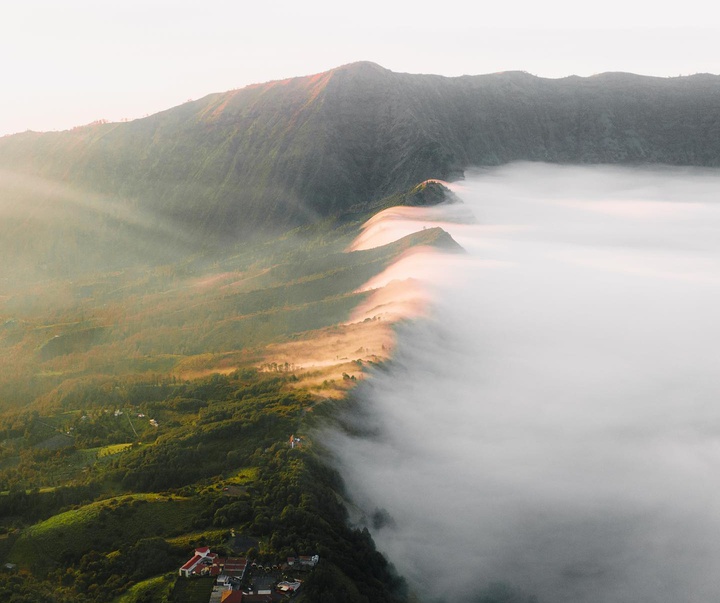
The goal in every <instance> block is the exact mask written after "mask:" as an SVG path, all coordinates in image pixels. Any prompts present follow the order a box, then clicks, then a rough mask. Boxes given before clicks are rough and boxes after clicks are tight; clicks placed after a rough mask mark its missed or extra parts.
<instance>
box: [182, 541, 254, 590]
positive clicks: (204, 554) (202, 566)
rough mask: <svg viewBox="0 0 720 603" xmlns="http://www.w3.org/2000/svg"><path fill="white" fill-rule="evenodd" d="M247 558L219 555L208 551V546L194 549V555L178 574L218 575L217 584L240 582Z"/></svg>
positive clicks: (188, 575) (185, 575)
mask: <svg viewBox="0 0 720 603" xmlns="http://www.w3.org/2000/svg"><path fill="white" fill-rule="evenodd" d="M247 565H248V563H247V559H245V558H244V557H227V558H225V557H220V556H219V555H218V554H217V553H212V552H210V547H207V546H205V547H202V548H199V549H195V555H194V556H193V557H192V558H191V559H189V560H188V561H187V562H186V563H185V565H183V566H182V567H181V568H180V572H179V573H180V575H181V576H184V577H185V578H190V577H192V576H219V577H222V580H220V579H218V583H219V584H223V585H224V584H230V583H231V581H233V580H234V581H236V582H238V583H239V582H240V581H242V579H243V578H244V577H245V571H246V570H247Z"/></svg>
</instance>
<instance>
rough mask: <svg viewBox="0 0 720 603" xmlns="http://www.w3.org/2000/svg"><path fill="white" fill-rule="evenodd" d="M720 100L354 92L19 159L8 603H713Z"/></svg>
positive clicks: (350, 71)
mask: <svg viewBox="0 0 720 603" xmlns="http://www.w3.org/2000/svg"><path fill="white" fill-rule="evenodd" d="M719 91H720V78H718V77H717V76H712V75H709V74H699V75H695V76H690V77H678V78H650V77H642V76H635V75H632V74H623V73H606V74H601V75H598V76H593V77H589V78H578V77H568V78H560V79H556V80H550V79H544V78H538V77H535V76H532V75H530V74H528V73H525V72H503V73H496V74H491V75H486V76H462V77H456V78H446V77H441V76H434V75H412V74H405V73H393V72H392V71H389V70H387V69H384V68H383V67H380V66H379V65H376V64H374V63H368V62H361V63H354V64H350V65H345V66H342V67H338V68H336V69H332V70H330V71H327V72H324V73H319V74H316V75H312V76H306V77H301V78H293V79H289V80H282V81H272V82H268V83H265V84H258V85H252V86H248V87H246V88H242V89H238V90H232V91H230V92H226V93H219V94H210V95H208V96H206V97H204V98H201V99H199V100H195V101H188V102H187V103H184V104H182V105H179V106H177V107H174V108H171V109H168V110H166V111H163V112H160V113H157V114H155V115H150V116H147V117H145V118H142V119H137V120H133V121H127V122H118V123H108V122H105V121H100V122H94V123H92V124H88V125H86V126H80V127H77V128H73V129H72V130H67V131H63V132H46V133H37V132H32V131H27V132H24V133H21V134H16V135H11V136H3V137H0V255H1V257H2V260H3V262H2V269H0V353H1V354H2V362H0V601H3V602H5V601H7V602H8V603H26V602H30V601H39V600H41V601H48V602H50V603H75V602H82V603H85V602H87V603H100V602H103V603H105V602H108V601H109V602H112V603H154V602H158V603H196V602H197V603H213V602H219V603H233V602H235V601H244V602H245V603H252V602H263V603H267V602H269V601H285V600H289V599H292V600H295V601H297V602H298V603H450V602H455V601H462V602H467V603H651V602H652V603H655V602H665V601H667V602H671V601H672V602H673V603H676V602H680V603H696V602H697V603H700V602H702V603H705V602H706V601H712V600H715V599H717V598H718V593H720V588H718V584H717V579H716V578H715V576H716V575H717V574H718V569H719V568H718V560H720V545H719V544H718V538H717V537H716V536H715V533H716V531H717V527H718V524H720V514H719V513H718V511H717V509H718V505H717V499H718V496H720V491H718V487H717V486H716V485H715V480H714V479H713V478H714V476H715V474H716V472H717V471H716V470H717V466H718V463H719V462H720V447H719V445H718V444H719V442H720V409H719V408H720V407H718V404H717V399H716V398H717V391H718V388H717V372H718V371H717V354H716V352H715V348H716V345H717V341H718V340H719V339H720V323H718V320H717V308H718V306H719V303H720V238H719V237H718V232H720V201H719V200H718V199H719V198H718V191H720V172H718V166H719V165H720V149H719V148H718V140H719V138H718V135H717V134H718V131H719V130H718V127H719V126H718V124H720V112H719V110H718V104H717V102H716V99H717V94H718V92H719Z"/></svg>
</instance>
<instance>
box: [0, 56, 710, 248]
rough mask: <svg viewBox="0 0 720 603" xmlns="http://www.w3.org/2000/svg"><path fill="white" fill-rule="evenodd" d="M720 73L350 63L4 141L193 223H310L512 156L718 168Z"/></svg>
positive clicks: (85, 186) (16, 167) (68, 178)
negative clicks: (552, 72) (538, 72)
mask: <svg viewBox="0 0 720 603" xmlns="http://www.w3.org/2000/svg"><path fill="white" fill-rule="evenodd" d="M718 93H720V78H719V77H717V76H711V75H696V76H690V77H678V78H667V79H663V78H651V77H642V76H636V75H631V74H623V73H608V74H603V75H599V76H594V77H590V78H579V77H569V78H564V79H559V80H550V79H543V78H538V77H534V76H532V75H529V74H527V73H522V72H508V73H498V74H492V75H484V76H463V77H458V78H445V77H440V76H433V75H410V74H401V73H393V72H391V71H388V70H386V69H383V68H382V67H380V66H378V65H375V64H372V63H356V64H352V65H347V66H344V67H340V68H337V69H334V70H331V71H328V72H326V73H322V74H318V75H314V76H308V77H301V78H295V79H291V80H285V81H278V82H270V83H267V84H261V85H255V86H249V87H247V88H243V89H240V90H235V91H231V92H226V93H222V94H213V95H210V96H207V97H205V98H203V99H200V100H197V101H193V102H189V103H186V104H184V105H181V106H179V107H175V108H173V109H170V110H168V111H164V112H162V113H158V114H156V115H153V116H150V117H147V118H145V119H140V120H136V121H133V122H129V123H117V124H95V125H89V126H85V127H81V128H76V129H75V130H72V131H68V132H60V133H47V134H38V133H33V132H27V133H24V134H19V135H15V136H10V137H6V138H4V139H1V140H0V170H5V171H10V172H13V173H17V172H22V173H23V174H28V173H29V174H33V175H41V176H43V177H45V178H47V179H50V180H60V181H61V182H63V183H65V184H69V185H72V186H74V187H77V188H78V189H81V190H84V191H92V192H93V193H101V194H104V195H108V196H109V197H111V198H112V200H113V201H115V202H118V203H120V204H124V205H126V206H132V207H139V208H142V209H143V210H144V211H146V212H148V213H149V214H151V215H157V216H160V217H162V218H163V219H164V220H168V219H171V220H172V223H173V224H175V225H178V226H179V227H182V228H185V227H188V226H190V227H192V229H193V231H194V232H196V233H197V232H205V233H208V232H211V233H213V236H217V235H218V234H219V233H220V232H222V233H225V234H229V233H236V232H243V233H245V234H247V233H249V232H255V229H257V228H259V227H262V228H267V229H273V230H276V229H278V228H282V227H285V226H288V225H291V224H296V223H307V222H310V221H313V220H315V219H316V218H317V217H318V216H327V215H330V214H333V213H336V212H338V211H342V210H344V209H346V208H348V207H350V206H351V205H353V204H356V203H369V202H372V201H373V200H376V199H380V198H382V197H384V196H387V195H389V194H393V193H395V192H398V191H402V190H405V189H406V188H407V187H408V186H410V185H412V184H414V183H416V182H419V181H422V180H425V179H427V178H446V179H447V178H449V177H452V176H454V175H457V174H459V173H461V172H462V170H463V169H464V168H466V167H468V166H481V165H496V164H500V163H503V162H508V161H512V160H520V159H522V160H542V161H553V162H571V163H577V162H579V163H638V162H640V163H646V162H650V163H668V164H681V165H717V164H718V162H719V161H720V159H719V158H720V152H719V151H720V146H719V145H718V140H720V137H719V136H718V135H719V134H720V106H718V103H717V102H716V99H717V97H718Z"/></svg>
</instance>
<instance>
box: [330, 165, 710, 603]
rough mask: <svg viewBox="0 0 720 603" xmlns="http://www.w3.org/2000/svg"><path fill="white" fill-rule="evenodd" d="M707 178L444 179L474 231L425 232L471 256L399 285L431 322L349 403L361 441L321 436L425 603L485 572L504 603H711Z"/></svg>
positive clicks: (532, 169)
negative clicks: (421, 296) (500, 587)
mask: <svg viewBox="0 0 720 603" xmlns="http://www.w3.org/2000/svg"><path fill="white" fill-rule="evenodd" d="M719 185H720V175H718V174H717V173H716V172H708V171H702V170H687V169H676V170H672V169H670V170H668V169H663V170H660V169H629V168H610V167H559V166H548V165H538V164H515V165H511V166H508V167H504V168H497V169H487V170H483V171H481V172H476V173H471V174H468V176H467V178H466V179H465V180H464V181H461V182H458V183H457V184H456V185H454V186H453V189H454V191H455V192H456V193H457V194H458V195H459V196H460V197H461V198H462V200H463V201H464V202H465V204H466V205H467V206H468V207H469V208H470V209H471V210H472V211H473V212H474V213H475V215H476V216H477V218H478V223H477V224H471V225H468V224H456V223H452V222H446V223H440V224H439V225H440V226H442V227H443V228H445V229H447V231H448V232H450V233H451V234H452V236H453V238H455V240H457V241H458V242H459V243H461V244H462V246H463V247H464V248H465V249H466V250H467V252H468V253H467V254H465V255H464V256H460V257H448V256H446V257H444V258H441V259H440V260H439V262H440V265H439V266H437V265H436V266H428V265H426V266H423V267H421V268H420V269H419V270H417V272H416V273H415V274H414V275H413V276H414V278H424V279H426V280H427V281H428V285H429V286H431V287H433V292H434V303H433V311H432V313H431V315H430V316H429V317H428V318H426V319H425V320H420V321H415V322H412V323H409V324H404V325H402V327H401V328H400V335H399V344H398V348H397V350H396V353H395V354H394V356H393V359H392V361H391V362H390V363H389V366H388V368H387V369H386V370H383V371H376V372H374V373H373V375H372V378H371V379H369V380H368V381H366V382H364V383H363V384H362V385H361V386H360V387H359V388H358V389H357V390H356V391H355V392H354V393H353V396H355V397H357V398H358V399H359V400H360V401H361V407H362V408H363V412H362V413H360V414H359V415H356V416H352V417H347V418H346V420H347V421H348V423H349V425H350V426H351V430H350V432H349V433H351V434H361V435H359V436H358V435H348V432H343V431H338V432H335V433H334V436H333V437H334V440H333V446H332V447H333V450H334V451H335V453H336V455H337V456H338V457H339V458H340V466H341V467H342V472H343V475H344V476H345V478H346V480H347V482H348V484H349V490H350V493H351V495H352V497H353V499H354V500H355V501H357V504H358V505H360V506H361V508H362V509H364V510H365V512H370V511H371V510H373V509H382V511H383V514H384V516H386V518H387V520H386V521H383V522H380V523H378V524H377V525H376V526H375V529H374V530H373V532H372V533H373V536H374V537H375V540H376V542H377V543H378V546H379V547H380V549H381V550H383V551H385V552H387V553H388V554H389V557H390V559H391V560H393V562H395V563H396V564H397V566H398V568H399V569H400V571H401V573H402V574H403V575H404V576H405V577H406V578H407V579H408V580H409V582H410V583H411V584H422V585H423V590H424V591H426V592H428V593H431V594H432V596H431V597H430V599H429V600H443V599H444V598H447V597H449V596H450V595H449V593H453V595H452V596H459V597H460V600H472V599H473V594H474V593H477V591H478V586H479V585H483V584H487V583H490V582H501V583H505V584H508V585H513V586H514V587H515V588H517V593H516V595H515V596H517V597H518V598H517V600H525V599H522V598H521V595H522V594H523V593H524V596H530V595H535V596H537V597H538V599H537V600H539V601H556V602H559V601H567V602H578V601H583V602H605V601H615V602H617V601H627V602H635V603H637V602H640V601H647V602H650V601H669V600H683V601H708V600H712V599H713V597H714V593H716V592H717V583H716V575H717V564H718V559H719V558H720V557H719V556H718V553H719V548H718V544H717V539H716V538H715V533H716V530H717V526H718V522H719V521H720V516H719V515H718V511H717V504H716V500H717V496H718V489H717V487H716V485H715V481H716V480H715V479H714V475H715V473H716V470H717V466H718V462H719V461H720V457H719V456H718V454H719V452H720V447H719V445H720V409H719V408H718V405H717V354H716V344H717V341H718V337H719V336H720V325H718V321H717V307H718V303H720V242H719V240H718V237H717V233H718V228H719V227H720V203H719V202H718V197H717V191H718V190H720V189H719V188H718V187H719ZM433 219H434V220H437V216H434V217H433ZM433 224H438V222H437V221H435V222H433ZM482 600H485V599H482ZM513 600H515V599H513Z"/></svg>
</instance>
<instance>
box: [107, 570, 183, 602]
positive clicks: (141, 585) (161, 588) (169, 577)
mask: <svg viewBox="0 0 720 603" xmlns="http://www.w3.org/2000/svg"><path fill="white" fill-rule="evenodd" d="M176 577H177V576H175V574H165V575H164V576H156V577H154V578H150V579H148V580H143V581H142V582H138V583H137V584H136V585H135V586H133V587H132V588H130V590H128V591H127V592H126V593H125V594H124V595H122V596H121V597H118V598H117V599H115V602H114V603H147V602H148V601H162V600H163V599H164V598H167V597H168V596H169V595H170V592H171V591H172V589H173V586H174V585H175V578H176Z"/></svg>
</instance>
